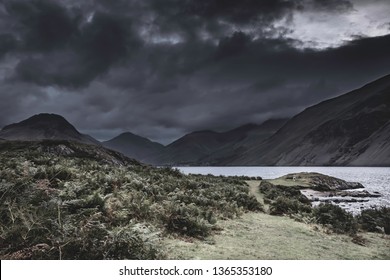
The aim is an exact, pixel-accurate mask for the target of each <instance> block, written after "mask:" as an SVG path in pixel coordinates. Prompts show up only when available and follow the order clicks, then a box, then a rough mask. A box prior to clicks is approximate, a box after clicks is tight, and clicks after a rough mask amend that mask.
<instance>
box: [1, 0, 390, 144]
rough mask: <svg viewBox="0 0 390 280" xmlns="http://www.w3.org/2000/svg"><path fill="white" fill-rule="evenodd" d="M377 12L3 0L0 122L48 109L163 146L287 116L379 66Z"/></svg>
mask: <svg viewBox="0 0 390 280" xmlns="http://www.w3.org/2000/svg"><path fill="white" fill-rule="evenodd" d="M386 9H387V11H389V12H390V4H389V3H388V2H387V1H363V0H355V1H352V0H351V1H333V0H300V1H288V0H263V1H257V0H242V1H233V0H224V1H222V0H208V1H206V0H198V1H195V0H185V1H183V0H168V1H158V0H149V1H141V0H133V1H124V0H118V1H108V0H85V1H73V0H68V1H55V0H51V1H49V0H32V1H21V0H5V1H3V2H1V3H0V16H1V17H0V98H1V109H2V110H1V111H0V126H4V125H6V124H9V123H10V122H16V121H20V120H22V119H23V118H26V117H29V116H31V115H32V114H36V113H40V112H53V113H58V114H62V115H63V116H64V117H66V118H67V119H68V120H69V121H71V122H72V123H73V124H74V125H75V126H76V127H77V128H79V129H80V130H81V131H82V132H85V133H90V134H91V135H92V136H95V137H97V138H99V139H101V140H106V139H108V138H111V137H114V136H116V134H118V133H120V132H123V131H131V132H133V133H137V134H140V135H143V136H146V137H149V138H151V139H153V140H157V141H160V142H163V143H169V142H170V141H172V140H174V139H176V138H178V137H180V136H182V135H183V134H185V133H188V132H191V131H194V130H203V129H213V130H227V129H231V128H234V127H235V126H239V125H243V124H246V123H261V122H263V121H265V120H267V119H269V118H280V117H291V116H293V115H294V114H296V113H298V112H300V111H301V110H303V109H305V108H306V107H308V106H310V105H313V104H315V103H317V102H320V101H323V100H325V99H327V98H331V97H334V96H337V95H339V94H342V93H345V92H347V91H349V90H352V89H354V88H356V87H359V86H362V85H364V84H365V83H367V82H370V81H372V80H374V79H376V78H379V77H381V76H383V75H386V74H389V65H390V53H389V52H388V49H390V35H389V34H390V25H389V20H388V19H387V18H386V17H385V16H384V15H385V14H386V13H385V12H384V11H386ZM361 18H367V19H369V20H367V21H366V22H365V21H362V20H360V19H361ZM324 19H329V21H328V20H324ZM330 19H332V20H330ZM374 19H375V20H374ZM357 20H359V22H358V23H356V21H357ZM302 22H304V23H305V24H304V25H302V24H301V23H302ZM333 22H334V23H333ZM340 22H341V23H342V25H340V26H337V24H339V23H340ZM341 27H342V28H341ZM321 28H322V29H321ZM355 31H358V32H357V33H355ZM321 34H323V35H321Z"/></svg>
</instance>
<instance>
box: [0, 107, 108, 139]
mask: <svg viewBox="0 0 390 280" xmlns="http://www.w3.org/2000/svg"><path fill="white" fill-rule="evenodd" d="M0 138H3V139H6V140H21V141H38V140H44V139H50V140H69V141H76V142H80V143H85V144H94V145H99V144H100V143H99V141H97V140H95V139H94V138H92V137H91V136H89V135H85V134H81V133H80V132H79V131H77V129H76V128H75V127H74V126H73V125H71V124H70V123H69V122H68V121H67V120H66V119H65V118H64V117H62V116H60V115H56V114H38V115H34V116H32V117H30V118H28V119H26V120H24V121H21V122H19V123H14V124H10V125H7V126H5V127H4V128H3V129H2V130H1V131H0Z"/></svg>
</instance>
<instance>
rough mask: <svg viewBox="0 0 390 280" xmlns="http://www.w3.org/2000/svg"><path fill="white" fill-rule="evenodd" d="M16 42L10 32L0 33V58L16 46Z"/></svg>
mask: <svg viewBox="0 0 390 280" xmlns="http://www.w3.org/2000/svg"><path fill="white" fill-rule="evenodd" d="M16 45H17V42H16V39H15V38H14V36H13V35H12V34H0V59H1V58H2V57H3V56H4V55H5V54H7V53H8V52H9V51H11V50H14V49H15V48H16Z"/></svg>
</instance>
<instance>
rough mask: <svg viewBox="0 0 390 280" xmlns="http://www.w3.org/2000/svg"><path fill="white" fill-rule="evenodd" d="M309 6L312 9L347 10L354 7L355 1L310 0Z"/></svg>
mask: <svg viewBox="0 0 390 280" xmlns="http://www.w3.org/2000/svg"><path fill="white" fill-rule="evenodd" d="M308 4H309V5H308V6H309V7H310V4H311V5H312V7H311V8H312V9H319V10H326V11H336V12H337V11H338V12H345V11H347V10H351V9H353V3H352V2H351V1H348V0H309V1H308Z"/></svg>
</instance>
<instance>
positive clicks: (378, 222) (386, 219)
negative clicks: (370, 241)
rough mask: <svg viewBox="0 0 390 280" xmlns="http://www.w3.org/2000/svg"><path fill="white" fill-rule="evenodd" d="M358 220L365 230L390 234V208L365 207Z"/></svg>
mask: <svg viewBox="0 0 390 280" xmlns="http://www.w3.org/2000/svg"><path fill="white" fill-rule="evenodd" d="M357 220H358V222H359V223H360V225H361V227H362V228H363V229H364V230H367V231H370V232H384V233H386V234H390V208H386V207H380V208H373V209H365V210H363V211H362V212H361V213H360V215H359V216H358V217H357Z"/></svg>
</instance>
